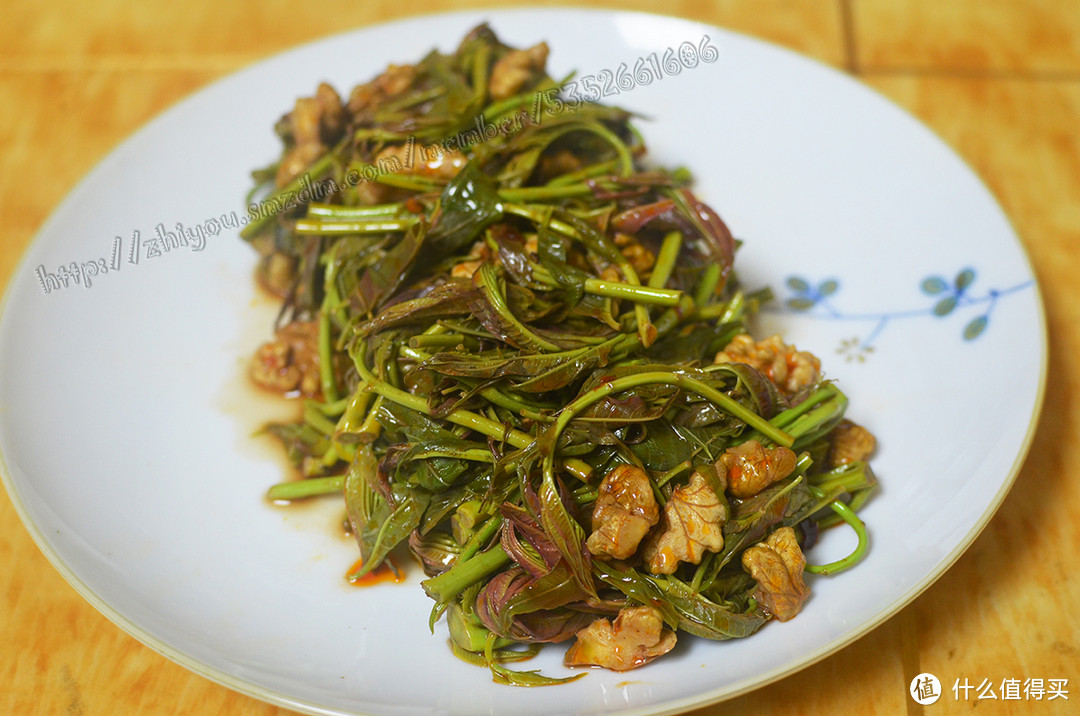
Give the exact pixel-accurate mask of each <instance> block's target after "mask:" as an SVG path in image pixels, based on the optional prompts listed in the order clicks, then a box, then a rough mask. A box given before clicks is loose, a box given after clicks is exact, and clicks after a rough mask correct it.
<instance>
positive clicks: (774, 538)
mask: <svg viewBox="0 0 1080 716" xmlns="http://www.w3.org/2000/svg"><path fill="white" fill-rule="evenodd" d="M742 563H743V568H744V569H745V570H746V571H747V572H749V573H750V576H751V577H753V578H754V580H755V581H757V583H758V588H757V589H756V590H755V591H754V598H755V599H757V600H758V602H760V603H761V605H762V606H763V607H765V609H767V610H768V611H769V612H770V613H771V614H772V615H773V616H774V617H776V618H777V619H778V620H780V621H782V622H786V621H787V620H788V619H791V618H792V617H794V616H795V615H796V614H798V613H799V609H801V608H802V605H803V602H805V601H806V598H807V597H809V596H810V588H809V587H807V586H806V582H804V581H803V569H804V568H805V567H806V557H804V556H803V553H802V550H801V549H799V543H798V542H797V541H796V540H795V531H794V530H793V529H791V528H790V527H781V528H780V529H778V530H776V531H775V532H773V533H772V534H771V535H769V538H768V539H766V540H765V541H764V542H759V543H758V544H756V545H754V546H753V547H750V548H749V549H747V550H746V551H745V552H743V556H742Z"/></svg>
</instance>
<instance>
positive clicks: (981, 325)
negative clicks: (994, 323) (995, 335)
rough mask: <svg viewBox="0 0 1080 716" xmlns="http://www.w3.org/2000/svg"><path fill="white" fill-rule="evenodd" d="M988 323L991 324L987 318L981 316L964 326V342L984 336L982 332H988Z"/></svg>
mask: <svg viewBox="0 0 1080 716" xmlns="http://www.w3.org/2000/svg"><path fill="white" fill-rule="evenodd" d="M987 323H989V320H988V319H987V317H986V316H979V317H978V318H975V319H972V320H971V322H970V323H968V324H967V325H966V326H964V340H965V341H973V340H975V339H976V338H978V337H979V336H980V335H982V332H983V331H984V330H986V324H987Z"/></svg>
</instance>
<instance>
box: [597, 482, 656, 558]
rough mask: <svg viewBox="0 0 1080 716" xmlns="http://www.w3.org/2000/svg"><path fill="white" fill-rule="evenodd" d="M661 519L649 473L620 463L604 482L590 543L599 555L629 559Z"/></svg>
mask: <svg viewBox="0 0 1080 716" xmlns="http://www.w3.org/2000/svg"><path fill="white" fill-rule="evenodd" d="M659 520H660V508H659V506H658V505H657V504H656V498H655V497H654V496H653V491H652V484H651V483H650V482H649V476H648V474H647V473H646V472H645V471H644V470H642V469H641V468H639V467H633V466H631V465H619V466H618V467H616V468H615V469H613V470H612V471H611V472H609V473H608V474H607V476H606V477H604V480H603V482H601V483H600V495H599V497H597V498H596V504H595V506H594V507H593V517H592V529H593V531H592V534H590V535H589V539H588V541H587V542H586V545H587V546H588V548H589V551H590V552H592V553H593V554H595V555H608V556H610V557H614V558H615V559H626V558H628V557H630V556H631V555H632V554H634V552H636V551H637V548H638V544H640V543H641V540H642V538H644V537H645V535H646V534H648V532H649V530H650V529H651V528H652V526H653V525H655V524H656V523H657V522H658V521H659Z"/></svg>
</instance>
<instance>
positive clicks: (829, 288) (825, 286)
mask: <svg viewBox="0 0 1080 716" xmlns="http://www.w3.org/2000/svg"><path fill="white" fill-rule="evenodd" d="M838 288H840V284H839V283H838V282H837V281H836V280H835V279H829V280H828V281H822V282H821V283H819V284H818V287H817V292H818V295H819V296H821V297H822V298H825V297H826V296H831V295H832V294H834V293H836V289H838Z"/></svg>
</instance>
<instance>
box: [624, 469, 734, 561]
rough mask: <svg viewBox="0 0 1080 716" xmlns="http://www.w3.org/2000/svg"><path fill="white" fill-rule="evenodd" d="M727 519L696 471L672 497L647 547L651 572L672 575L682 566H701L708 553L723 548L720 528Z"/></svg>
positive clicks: (725, 513)
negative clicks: (707, 551) (683, 564)
mask: <svg viewBox="0 0 1080 716" xmlns="http://www.w3.org/2000/svg"><path fill="white" fill-rule="evenodd" d="M727 518H728V515H727V509H726V508H725V507H724V505H723V504H722V503H721V502H720V499H719V498H718V497H717V496H716V493H714V492H713V491H712V488H710V487H709V485H708V483H707V482H706V481H705V478H704V477H703V476H702V474H701V473H700V472H699V471H697V470H695V471H694V473H693V475H691V476H690V482H689V483H687V484H685V485H682V486H680V487H677V488H675V490H674V491H673V492H672V493H671V499H670V500H668V502H667V504H666V505H665V506H664V518H663V521H662V522H661V523H660V527H659V529H658V531H657V532H655V533H653V535H652V537H650V538H649V541H648V542H646V544H645V552H644V557H645V561H646V563H647V565H648V568H649V571H650V572H652V573H653V574H673V573H674V572H675V569H676V568H677V567H678V566H679V562H689V563H691V564H698V563H700V562H701V558H702V556H703V555H704V554H705V550H712V551H714V552H715V551H717V550H719V549H720V548H721V547H723V546H724V535H723V532H722V530H721V528H722V527H723V524H724V522H725V521H726V520H727Z"/></svg>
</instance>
